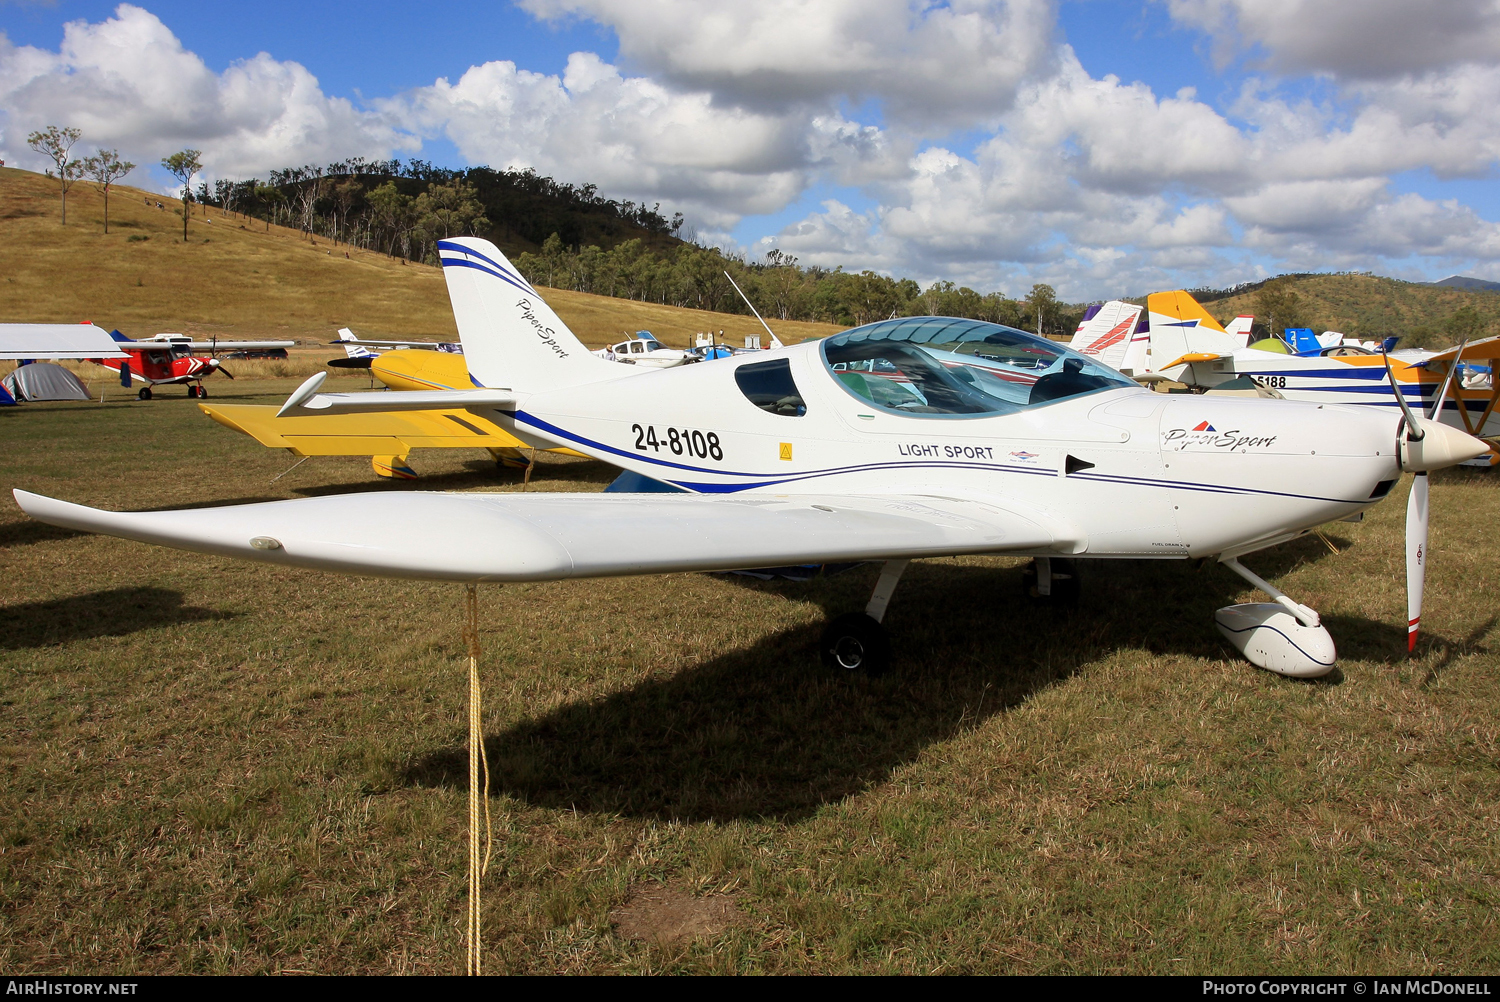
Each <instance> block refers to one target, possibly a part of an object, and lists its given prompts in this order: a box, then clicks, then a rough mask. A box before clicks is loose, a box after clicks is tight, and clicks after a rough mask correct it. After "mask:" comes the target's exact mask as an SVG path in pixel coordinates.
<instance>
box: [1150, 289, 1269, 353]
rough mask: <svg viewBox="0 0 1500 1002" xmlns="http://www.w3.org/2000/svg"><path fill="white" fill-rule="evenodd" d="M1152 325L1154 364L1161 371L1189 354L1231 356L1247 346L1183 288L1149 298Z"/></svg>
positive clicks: (1153, 294) (1158, 293) (1155, 293)
mask: <svg viewBox="0 0 1500 1002" xmlns="http://www.w3.org/2000/svg"><path fill="white" fill-rule="evenodd" d="M1146 313H1147V316H1148V319H1149V322H1150V324H1151V361H1152V365H1153V366H1154V367H1155V368H1156V370H1157V371H1161V370H1162V369H1164V368H1169V367H1171V366H1172V365H1173V364H1174V363H1175V362H1176V361H1177V360H1179V359H1181V358H1182V357H1183V356H1185V355H1228V354H1231V353H1233V352H1234V351H1235V350H1236V349H1238V348H1243V347H1245V344H1244V339H1243V336H1238V337H1237V336H1235V335H1232V334H1229V333H1228V332H1226V331H1225V330H1224V328H1223V327H1221V326H1220V325H1219V322H1218V321H1217V320H1215V319H1214V318H1213V317H1211V316H1209V314H1208V311H1207V310H1205V309H1204V308H1203V307H1202V306H1199V305H1198V301H1197V300H1196V299H1194V298H1193V297H1192V296H1190V295H1188V294H1187V293H1186V292H1184V291H1182V290H1181V289H1179V290H1177V291H1175V292H1153V293H1151V295H1149V296H1147V297H1146Z"/></svg>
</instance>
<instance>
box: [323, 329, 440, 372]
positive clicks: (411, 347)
mask: <svg viewBox="0 0 1500 1002" xmlns="http://www.w3.org/2000/svg"><path fill="white" fill-rule="evenodd" d="M330 343H331V344H336V345H340V346H342V347H343V349H344V352H345V354H346V355H347V357H346V358H341V359H336V360H334V361H332V362H329V363H328V364H329V365H331V366H333V367H334V368H338V369H368V368H369V367H370V366H369V361H368V360H369V359H373V358H376V357H378V356H379V355H381V354H383V353H384V352H388V351H440V352H447V353H449V354H453V355H462V354H463V352H464V346H463V345H462V344H460V343H459V342H457V341H363V340H360V339H359V338H358V337H356V336H355V334H354V332H353V331H352V330H350V329H349V328H347V327H340V328H339V336H338V337H336V338H334V339H333V341H332V342H330Z"/></svg>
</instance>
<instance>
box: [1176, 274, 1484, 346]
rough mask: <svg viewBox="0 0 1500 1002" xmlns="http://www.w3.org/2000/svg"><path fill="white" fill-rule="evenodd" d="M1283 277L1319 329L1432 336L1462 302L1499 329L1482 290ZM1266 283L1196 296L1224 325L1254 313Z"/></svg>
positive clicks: (1370, 279)
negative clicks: (1239, 316) (1241, 315)
mask: <svg viewBox="0 0 1500 1002" xmlns="http://www.w3.org/2000/svg"><path fill="white" fill-rule="evenodd" d="M1281 281H1283V282H1285V283H1286V285H1287V287H1288V288H1289V289H1290V290H1291V291H1292V292H1293V293H1295V294H1296V295H1297V297H1298V298H1299V300H1300V301H1301V304H1300V305H1301V307H1302V319H1303V321H1304V323H1305V324H1306V325H1307V326H1309V327H1312V328H1313V329H1315V330H1319V331H1325V330H1336V331H1342V332H1343V333H1345V334H1348V335H1350V336H1351V337H1352V336H1358V337H1362V338H1372V339H1373V338H1379V337H1385V336H1387V335H1391V334H1395V335H1398V336H1400V337H1403V338H1407V339H1408V340H1409V341H1410V340H1413V339H1420V338H1423V337H1431V336H1433V332H1434V331H1435V330H1436V329H1437V328H1439V327H1440V326H1441V325H1442V323H1443V322H1444V321H1446V320H1447V319H1448V318H1449V317H1451V316H1452V315H1453V314H1454V313H1456V312H1457V311H1458V310H1459V309H1460V308H1461V307H1464V306H1471V307H1473V308H1474V310H1475V311H1476V312H1478V313H1479V315H1480V316H1481V317H1482V318H1484V320H1486V321H1487V322H1488V323H1489V324H1490V327H1491V332H1493V331H1494V330H1495V329H1496V328H1497V327H1500V296H1497V295H1495V294H1494V293H1492V292H1486V291H1483V290H1478V289H1460V288H1453V287H1450V286H1442V285H1428V284H1426V283H1418V282H1403V281H1400V280H1399V279H1394V278H1382V277H1380V276H1378V275H1368V274H1354V275H1350V274H1344V275H1288V276H1284V277H1283V278H1282V279H1281ZM1266 284H1268V283H1266V282H1257V283H1254V284H1252V285H1246V286H1240V287H1238V288H1235V289H1231V290H1223V291H1220V292H1202V291H1195V292H1194V295H1195V296H1196V297H1197V298H1198V301H1199V302H1201V303H1202V304H1203V306H1204V308H1205V309H1207V310H1208V312H1209V313H1211V314H1213V316H1214V319H1216V320H1218V321H1220V322H1221V323H1223V322H1227V321H1229V320H1232V319H1234V317H1235V316H1236V315H1238V314H1241V313H1256V312H1257V302H1256V299H1257V296H1258V295H1259V293H1260V291H1261V289H1262V288H1264V286H1265V285H1266ZM1262 319H1263V318H1262ZM1438 340H1441V337H1439V338H1438Z"/></svg>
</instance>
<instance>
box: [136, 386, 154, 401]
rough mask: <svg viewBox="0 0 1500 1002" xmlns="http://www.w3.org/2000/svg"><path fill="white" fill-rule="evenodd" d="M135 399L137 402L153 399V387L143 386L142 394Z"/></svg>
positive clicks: (138, 394)
mask: <svg viewBox="0 0 1500 1002" xmlns="http://www.w3.org/2000/svg"><path fill="white" fill-rule="evenodd" d="M135 398H136V399H137V400H150V399H151V387H149V386H142V387H141V390H140V392H139V393H137V394H136V395H135Z"/></svg>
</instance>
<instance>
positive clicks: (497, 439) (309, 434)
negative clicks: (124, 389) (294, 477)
mask: <svg viewBox="0 0 1500 1002" xmlns="http://www.w3.org/2000/svg"><path fill="white" fill-rule="evenodd" d="M198 409H199V410H201V411H202V412H203V413H205V414H207V415H208V416H209V417H211V418H213V419H214V420H215V421H217V422H219V423H220V424H222V425H224V426H225V427H226V428H233V429H234V430H235V431H238V432H243V433H245V434H246V435H249V436H250V437H251V438H253V439H255V440H256V441H257V442H259V443H260V444H261V445H264V446H266V447H268V448H272V449H291V450H292V451H293V452H295V453H296V454H297V455H299V456H387V455H389V456H404V455H406V454H407V453H408V452H410V451H411V450H412V449H462V448H484V449H527V448H530V446H529V445H528V444H527V443H525V442H523V441H521V440H520V439H518V438H516V437H515V436H514V435H512V434H510V433H509V432H508V431H506V430H505V429H503V428H500V427H498V426H497V425H495V424H494V423H493V422H491V421H488V420H486V419H485V418H482V417H480V416H479V415H477V414H474V413H473V412H471V411H466V410H420V411H404V412H401V413H391V412H378V413H363V414H335V415H329V416H324V415H322V414H313V415H307V416H302V417H277V416H276V408H275V406H272V405H266V404H199V405H198ZM551 451H554V452H564V453H566V454H568V455H570V456H582V455H583V454H582V453H580V452H574V451H573V450H572V449H554V450H551Z"/></svg>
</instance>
